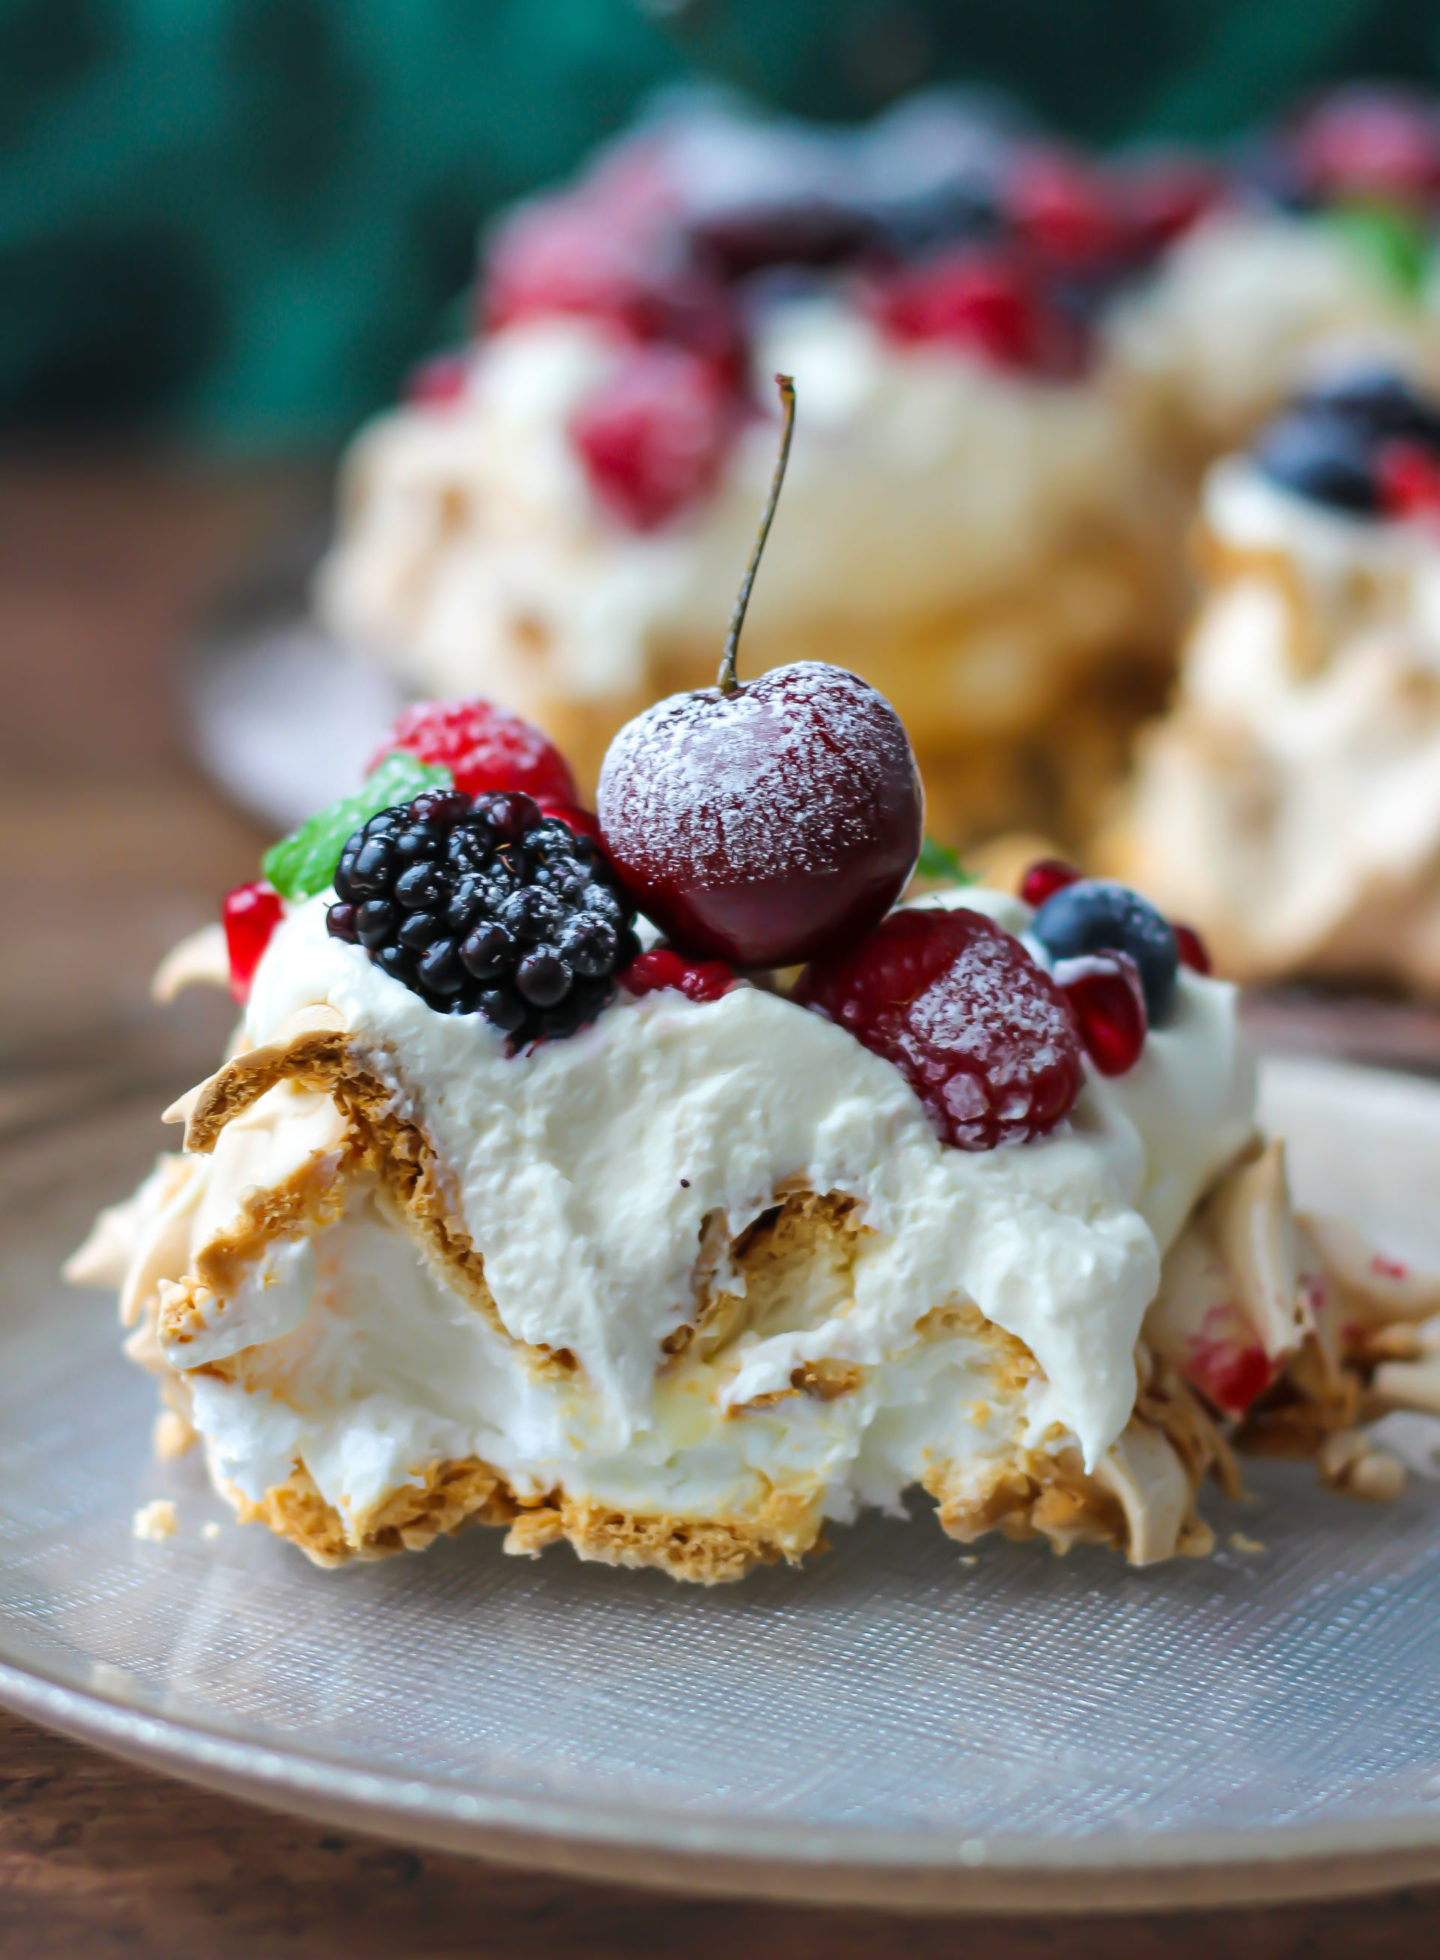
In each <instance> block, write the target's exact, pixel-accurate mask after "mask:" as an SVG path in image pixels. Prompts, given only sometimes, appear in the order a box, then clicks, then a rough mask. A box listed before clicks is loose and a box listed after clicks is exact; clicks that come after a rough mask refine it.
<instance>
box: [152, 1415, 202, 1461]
mask: <svg viewBox="0 0 1440 1960" xmlns="http://www.w3.org/2000/svg"><path fill="white" fill-rule="evenodd" d="M194 1441H195V1431H194V1430H193V1429H192V1428H191V1427H190V1425H189V1423H188V1422H186V1420H185V1418H184V1416H182V1415H180V1414H178V1413H177V1411H176V1410H174V1409H162V1410H161V1411H160V1413H159V1415H158V1416H156V1418H155V1427H154V1428H153V1429H152V1430H151V1432H150V1442H151V1446H152V1448H153V1449H154V1451H155V1454H156V1456H157V1457H158V1458H159V1460H160V1462H161V1463H172V1462H173V1461H174V1459H175V1458H176V1457H177V1456H184V1454H185V1452H186V1450H188V1449H189V1447H190V1445H191V1444H192V1443H193V1442H194Z"/></svg>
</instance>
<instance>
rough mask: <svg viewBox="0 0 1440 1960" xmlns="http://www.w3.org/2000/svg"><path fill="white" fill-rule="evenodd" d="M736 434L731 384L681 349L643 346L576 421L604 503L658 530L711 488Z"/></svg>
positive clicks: (573, 435) (632, 522)
mask: <svg viewBox="0 0 1440 1960" xmlns="http://www.w3.org/2000/svg"><path fill="white" fill-rule="evenodd" d="M734 429H735V416H734V413H733V405H732V401H731V396H730V390H729V388H728V386H727V385H726V382H725V380H724V378H723V376H721V375H720V374H719V373H718V372H717V370H716V369H715V367H714V366H713V365H712V363H710V362H709V361H704V360H701V359H700V358H699V357H698V356H697V355H695V354H688V353H686V352H684V351H683V349H681V348H678V347H645V348H637V349H636V350H635V352H634V353H633V354H632V355H630V356H629V358H628V359H626V360H625V361H624V362H622V363H621V365H620V366H619V367H618V368H617V369H616V371H615V372H614V374H612V375H611V377H610V379H609V380H608V381H607V382H606V383H605V384H604V385H603V386H602V387H601V388H599V389H598V390H597V391H596V393H594V394H593V395H591V396H590V397H589V399H588V400H587V401H585V402H582V403H581V405H580V408H579V409H578V411H577V412H576V414H575V416H574V418H573V419H572V421H571V424H570V440H571V441H572V443H573V444H574V445H575V448H576V449H577V450H578V452H579V454H580V460H581V461H582V462H583V463H584V465H585V471H586V474H587V475H588V477H589V479H590V484H591V487H592V488H593V490H594V491H595V494H596V496H597V497H598V498H599V499H600V502H601V503H602V504H604V505H605V507H606V508H607V509H608V510H609V511H610V512H611V513H612V515H614V516H616V517H618V518H619V519H620V520H621V522H622V523H624V524H628V525H629V526H630V527H631V528H632V529H633V530H636V531H653V530H655V529H656V528H657V526H659V525H661V524H664V523H665V522H666V521H667V519H669V518H672V517H674V516H676V515H677V514H678V513H679V512H680V511H682V510H684V509H685V507H686V506H687V505H688V504H692V503H694V502H695V500H696V499H697V498H698V497H701V496H703V495H704V493H705V492H706V491H707V490H708V489H710V487H711V486H712V484H713V483H714V482H715V479H716V477H717V476H718V475H719V473H720V465H721V463H722V462H723V461H724V458H725V452H726V450H727V449H728V447H729V445H730V438H731V436H732V435H733V433H734Z"/></svg>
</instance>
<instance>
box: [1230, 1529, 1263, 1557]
mask: <svg viewBox="0 0 1440 1960" xmlns="http://www.w3.org/2000/svg"><path fill="white" fill-rule="evenodd" d="M1230 1549H1231V1551H1232V1552H1263V1551H1264V1549H1265V1547H1264V1546H1263V1545H1262V1544H1261V1543H1260V1540H1259V1539H1258V1538H1247V1537H1246V1536H1245V1533H1244V1532H1243V1531H1232V1532H1231V1534H1230Z"/></svg>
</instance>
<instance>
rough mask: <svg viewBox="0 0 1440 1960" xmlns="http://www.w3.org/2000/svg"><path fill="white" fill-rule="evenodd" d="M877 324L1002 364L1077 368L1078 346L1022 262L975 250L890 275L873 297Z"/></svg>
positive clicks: (910, 339) (903, 337) (913, 341)
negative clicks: (1018, 263) (1010, 260)
mask: <svg viewBox="0 0 1440 1960" xmlns="http://www.w3.org/2000/svg"><path fill="white" fill-rule="evenodd" d="M875 305H876V310H877V312H878V315H879V318H880V322H881V325H882V326H883V327H884V329H885V331H886V332H887V333H888V334H889V335H890V336H891V338H892V339H894V340H897V341H900V342H902V343H904V344H906V345H925V344H927V343H932V342H936V343H941V344H943V345H946V346H950V347H959V348H964V349H965V350H966V351H967V352H969V353H973V354H979V355H981V356H983V357H984V358H985V359H986V360H990V361H993V362H995V364H996V365H997V366H999V367H1010V368H1022V369H1028V370H1033V371H1036V372H1041V373H1051V374H1074V373H1076V372H1077V371H1078V369H1079V368H1080V366H1081V365H1082V355H1083V348H1082V345H1081V342H1080V340H1079V338H1078V335H1077V333H1076V330H1075V329H1074V327H1073V326H1072V325H1071V324H1070V323H1069V322H1068V321H1066V320H1064V319H1062V318H1061V317H1060V315H1058V314H1057V313H1054V312H1052V311H1051V310H1050V309H1049V308H1048V307H1047V306H1046V305H1045V302H1044V300H1043V297H1042V296H1041V294H1040V292H1039V289H1038V287H1037V286H1036V284H1035V282H1034V280H1033V279H1032V278H1031V277H1030V276H1029V275H1028V274H1027V273H1025V272H1024V271H1023V270H1022V269H1021V268H1020V267H1019V266H1017V265H1014V264H1012V263H1010V262H1008V261H1006V260H1004V259H1000V258H996V257H993V256H981V255H979V254H977V253H975V252H973V251H961V252H953V253H948V254H946V255H945V256H944V257H942V258H937V259H932V260H931V261H930V262H929V263H928V264H926V265H922V266H917V267H913V268H910V269H908V270H906V271H903V272H900V273H897V274H895V275H894V276H893V277H892V278H891V279H889V280H888V281H887V282H886V283H885V284H884V285H883V286H881V287H880V288H879V290H878V293H877V295H876V299H875Z"/></svg>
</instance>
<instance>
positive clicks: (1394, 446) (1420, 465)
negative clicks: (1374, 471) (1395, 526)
mask: <svg viewBox="0 0 1440 1960" xmlns="http://www.w3.org/2000/svg"><path fill="white" fill-rule="evenodd" d="M1378 467H1379V477H1380V503H1381V507H1382V509H1383V510H1384V511H1385V512H1386V513H1387V515H1388V516H1391V517H1428V518H1430V519H1432V520H1433V519H1435V518H1436V517H1440V458H1437V457H1436V456H1435V455H1434V453H1433V452H1432V451H1430V450H1428V449H1426V448H1424V447H1423V446H1422V445H1421V444H1420V443H1418V442H1392V443H1387V444H1386V446H1385V447H1384V448H1383V449H1382V450H1381V451H1380V456H1379V465H1378Z"/></svg>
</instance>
